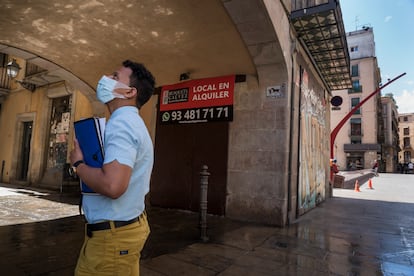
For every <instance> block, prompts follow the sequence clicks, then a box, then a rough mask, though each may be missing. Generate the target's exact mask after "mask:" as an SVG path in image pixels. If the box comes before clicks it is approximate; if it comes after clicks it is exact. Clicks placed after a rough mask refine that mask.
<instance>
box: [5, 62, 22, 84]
mask: <svg viewBox="0 0 414 276" xmlns="http://www.w3.org/2000/svg"><path fill="white" fill-rule="evenodd" d="M6 68H7V69H6V71H7V75H8V76H9V77H10V78H12V79H14V78H15V77H17V74H19V71H20V69H21V68H20V66H19V64H17V62H16V60H15V59H13V60H12V61H10V62H9V63H7V66H6Z"/></svg>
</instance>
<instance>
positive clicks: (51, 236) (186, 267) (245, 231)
mask: <svg viewBox="0 0 414 276" xmlns="http://www.w3.org/2000/svg"><path fill="white" fill-rule="evenodd" d="M413 184H414V175H387V174H380V176H379V177H375V178H373V188H374V189H368V187H367V184H366V183H361V192H359V193H358V192H355V191H353V190H351V189H334V197H333V198H331V199H328V200H326V201H325V202H323V203H322V204H320V205H319V206H318V207H317V208H315V209H313V210H311V211H310V212H308V213H307V214H305V215H304V216H302V217H300V218H299V219H298V220H297V221H295V222H294V223H293V224H292V225H290V226H289V227H285V228H277V227H271V226H265V225H258V224H252V223H242V222H237V221H232V220H229V219H225V218H221V217H216V216H209V217H208V226H209V228H208V232H207V233H208V236H209V238H210V240H209V242H207V243H203V242H201V241H200V239H199V229H198V214H196V213H191V212H182V211H177V210H167V209H159V208H150V209H149V210H148V216H149V221H150V225H151V230H152V232H151V235H150V238H149V240H148V242H147V244H146V246H145V248H144V251H143V258H142V260H141V275H144V276H146V275H154V276H157V275H172V276H174V275H414V230H413V229H414V217H413V215H412V214H413V213H412V210H413V208H414V185H413ZM5 189H6V191H5ZM28 198H29V200H28ZM0 199H1V200H2V203H3V202H7V204H8V205H7V206H8V207H7V208H6V209H7V210H8V212H4V209H3V208H2V207H1V206H3V204H2V205H1V206H0V211H1V213H2V214H5V216H2V220H1V221H2V222H3V226H1V227H0V254H1V256H2V258H1V259H0V266H1V268H2V271H4V272H7V273H6V274H5V275H73V269H74V266H75V263H76V258H77V255H78V252H79V249H80V246H81V244H82V241H83V221H82V219H81V217H80V216H79V215H78V214H77V206H76V202H77V201H76V198H73V197H71V196H69V195H59V194H56V193H52V194H48V193H47V192H42V191H40V192H27V191H26V190H24V191H22V190H21V189H12V188H8V187H4V186H3V185H0ZM29 202H31V204H29ZM13 203H14V204H15V205H13ZM22 203H23V204H22ZM42 206H45V207H42ZM13 208H15V210H18V212H16V213H14V212H12V211H11V210H13ZM44 208H46V209H44ZM50 208H54V209H55V211H56V212H55V213H56V214H57V217H56V218H55V219H53V218H51V217H50V216H48V217H47V219H48V220H46V221H40V220H41V216H39V215H38V214H39V213H40V214H42V212H43V214H45V213H44V210H48V211H47V212H46V213H49V214H50V213H51V211H50V210H51V209H50ZM66 212H69V216H68V214H67V213H66ZM52 213H53V212H52ZM35 214H36V215H35ZM70 214H72V215H70ZM62 215H64V216H63V217H62ZM19 216H20V217H21V218H20V219H21V220H18V217H19ZM23 217H26V220H27V221H26V222H23ZM8 218H9V219H10V222H11V224H8V225H7V224H5V221H8ZM35 220H38V221H37V222H34V221H35ZM17 221H20V222H18V223H19V224H14V223H16V222H17Z"/></svg>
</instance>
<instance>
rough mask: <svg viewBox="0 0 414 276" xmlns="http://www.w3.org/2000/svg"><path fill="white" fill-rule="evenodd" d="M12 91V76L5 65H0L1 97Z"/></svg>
mask: <svg viewBox="0 0 414 276" xmlns="http://www.w3.org/2000/svg"><path fill="white" fill-rule="evenodd" d="M9 93H10V78H9V76H7V71H6V68H5V67H0V99H1V98H2V97H4V96H7V95H8V94H9Z"/></svg>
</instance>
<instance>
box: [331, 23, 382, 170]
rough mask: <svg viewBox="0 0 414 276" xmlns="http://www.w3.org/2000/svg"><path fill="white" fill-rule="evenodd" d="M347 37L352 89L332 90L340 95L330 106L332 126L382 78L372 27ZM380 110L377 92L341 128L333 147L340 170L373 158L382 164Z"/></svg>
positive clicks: (361, 166)
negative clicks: (337, 101) (336, 103)
mask: <svg viewBox="0 0 414 276" xmlns="http://www.w3.org/2000/svg"><path fill="white" fill-rule="evenodd" d="M346 37H347V43H348V49H349V53H350V59H351V66H350V69H351V78H352V89H346V90H336V91H333V92H332V95H333V96H339V97H341V98H342V105H340V106H338V107H335V106H333V107H332V108H331V109H332V111H331V130H333V129H334V128H335V127H336V126H337V125H338V124H339V122H340V121H341V120H342V119H343V118H344V117H345V116H346V115H347V114H348V113H349V112H350V111H351V110H352V109H353V108H354V107H355V106H357V105H358V104H359V103H360V102H362V101H363V100H364V99H366V98H367V97H368V96H369V95H370V94H372V93H373V92H374V91H376V90H377V89H378V88H379V86H380V82H381V78H380V72H379V68H378V63H377V58H376V55H375V41H374V32H373V29H372V28H368V27H366V28H363V29H361V30H357V31H354V32H349V33H347V36H346ZM380 114H381V95H380V93H377V94H375V95H374V96H373V97H372V98H370V99H369V100H367V101H366V102H365V103H364V104H363V105H362V106H361V107H360V108H359V109H357V110H356V111H355V112H354V113H353V114H352V116H351V118H350V119H349V120H348V121H347V122H346V123H345V124H344V126H343V127H342V128H341V130H340V131H339V133H338V135H337V137H336V139H335V141H334V148H333V153H334V158H336V159H337V163H338V165H339V169H340V170H355V169H366V168H371V167H372V165H373V163H374V161H375V160H379V163H380V164H381V161H380V160H381V142H380V141H379V138H380V135H382V134H381V133H382V122H381V120H380V118H381V117H379V115H380ZM380 168H381V166H380Z"/></svg>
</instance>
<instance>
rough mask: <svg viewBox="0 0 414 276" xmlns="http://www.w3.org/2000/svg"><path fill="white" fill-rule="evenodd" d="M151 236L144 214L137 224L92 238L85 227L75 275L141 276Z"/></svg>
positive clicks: (109, 230)
mask: <svg viewBox="0 0 414 276" xmlns="http://www.w3.org/2000/svg"><path fill="white" fill-rule="evenodd" d="M111 225H112V226H113V223H111ZM149 233H150V229H149V226H148V221H147V217H146V215H145V212H144V214H142V215H141V216H140V219H139V221H137V222H134V223H131V224H129V225H126V226H123V227H119V228H114V227H112V228H111V229H108V230H101V231H94V232H93V236H92V237H91V238H89V237H88V236H87V235H86V227H85V241H84V243H83V246H82V249H81V252H80V254H79V258H78V263H77V265H76V269H75V275H76V276H81V275H99V276H101V275H120V276H126V275H134V276H135V275H139V260H140V257H141V250H142V248H143V247H144V244H145V241H146V240H147V238H148V235H149Z"/></svg>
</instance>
